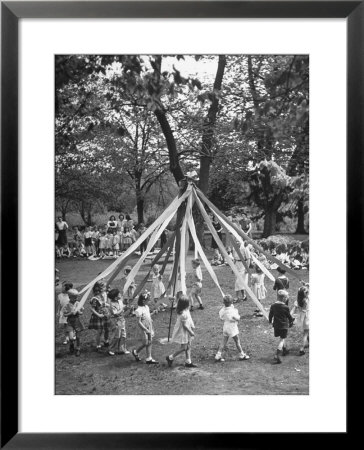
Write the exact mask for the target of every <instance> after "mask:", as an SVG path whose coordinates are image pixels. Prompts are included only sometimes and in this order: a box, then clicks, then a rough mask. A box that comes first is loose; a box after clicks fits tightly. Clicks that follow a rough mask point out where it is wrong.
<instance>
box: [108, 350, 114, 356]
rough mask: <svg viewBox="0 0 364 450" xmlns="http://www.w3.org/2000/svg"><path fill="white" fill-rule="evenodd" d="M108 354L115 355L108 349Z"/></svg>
mask: <svg viewBox="0 0 364 450" xmlns="http://www.w3.org/2000/svg"><path fill="white" fill-rule="evenodd" d="M107 353H108V354H109V355H110V356H115V353H114V352H111V351H110V350H109V351H108V352H107Z"/></svg>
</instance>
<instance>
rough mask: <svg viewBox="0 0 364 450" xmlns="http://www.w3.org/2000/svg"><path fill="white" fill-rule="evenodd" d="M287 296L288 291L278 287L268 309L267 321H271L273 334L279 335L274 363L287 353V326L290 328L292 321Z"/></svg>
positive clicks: (278, 361) (279, 361) (277, 362)
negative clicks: (275, 298) (275, 299)
mask: <svg viewBox="0 0 364 450" xmlns="http://www.w3.org/2000/svg"><path fill="white" fill-rule="evenodd" d="M288 297H289V296H288V292H287V291H285V290H283V289H280V290H279V291H278V294H277V301H276V302H275V303H273V305H272V306H271V307H270V311H269V323H273V328H274V336H275V337H279V344H278V348H277V354H276V357H275V363H276V364H280V363H281V362H282V360H281V358H280V355H283V356H285V355H287V354H288V350H287V346H286V338H287V334H288V328H291V326H292V325H293V322H294V319H293V317H292V316H291V314H290V312H289V308H288V306H287V303H288Z"/></svg>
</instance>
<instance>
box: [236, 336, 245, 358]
mask: <svg viewBox="0 0 364 450" xmlns="http://www.w3.org/2000/svg"><path fill="white" fill-rule="evenodd" d="M233 339H234V342H235V345H236V348H237V349H238V351H239V353H241V354H243V353H244V352H243V349H242V346H241V344H240V338H239V335H238V334H237V335H236V336H234V337H233Z"/></svg>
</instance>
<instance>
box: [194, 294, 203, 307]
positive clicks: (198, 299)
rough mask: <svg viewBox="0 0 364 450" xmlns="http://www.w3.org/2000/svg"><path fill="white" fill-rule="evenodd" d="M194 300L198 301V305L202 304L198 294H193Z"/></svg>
mask: <svg viewBox="0 0 364 450" xmlns="http://www.w3.org/2000/svg"><path fill="white" fill-rule="evenodd" d="M195 296H196V300H197V301H198V303H199V305H200V306H202V300H201V297H200V296H199V295H198V294H195Z"/></svg>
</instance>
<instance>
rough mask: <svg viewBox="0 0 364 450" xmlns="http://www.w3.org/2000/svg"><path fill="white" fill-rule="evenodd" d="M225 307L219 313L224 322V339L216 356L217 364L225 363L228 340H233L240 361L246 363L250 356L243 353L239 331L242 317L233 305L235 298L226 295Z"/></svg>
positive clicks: (224, 299)
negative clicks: (224, 351) (223, 353)
mask: <svg viewBox="0 0 364 450" xmlns="http://www.w3.org/2000/svg"><path fill="white" fill-rule="evenodd" d="M223 302H224V306H223V307H222V308H221V309H220V311H219V317H220V319H221V320H223V321H224V326H223V330H222V333H223V338H222V341H221V344H220V346H219V349H218V351H217V353H216V356H215V361H216V362H224V361H225V359H224V358H223V357H222V352H223V350H224V349H225V347H226V345H227V343H228V340H229V339H230V338H233V340H234V342H235V345H236V348H237V349H238V351H239V359H240V360H242V361H244V360H247V359H249V356H248V355H247V354H246V353H245V352H244V351H243V349H242V347H241V344H240V339H239V329H238V323H239V321H240V315H239V312H238V310H237V309H236V308H235V307H234V305H233V298H232V296H231V295H229V294H228V295H225V296H224V298H223Z"/></svg>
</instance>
